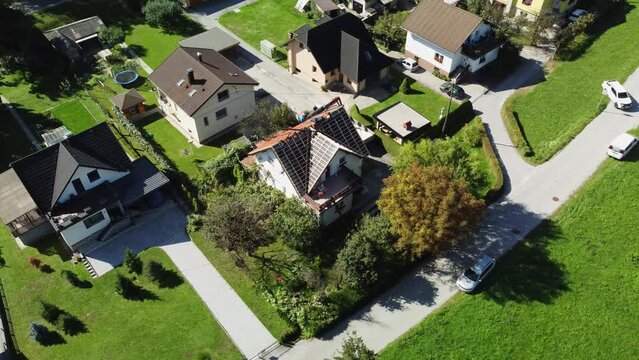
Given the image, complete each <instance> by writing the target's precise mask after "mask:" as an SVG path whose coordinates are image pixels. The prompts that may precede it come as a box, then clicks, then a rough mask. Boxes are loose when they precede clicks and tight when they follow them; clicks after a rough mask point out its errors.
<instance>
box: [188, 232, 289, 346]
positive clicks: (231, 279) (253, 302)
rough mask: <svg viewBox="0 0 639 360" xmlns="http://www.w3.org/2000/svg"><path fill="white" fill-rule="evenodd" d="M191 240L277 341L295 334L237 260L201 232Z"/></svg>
mask: <svg viewBox="0 0 639 360" xmlns="http://www.w3.org/2000/svg"><path fill="white" fill-rule="evenodd" d="M191 238H192V239H193V241H194V242H195V244H197V247H198V248H200V250H202V252H203V253H204V255H206V257H207V258H208V259H209V261H210V262H211V264H213V266H214V267H215V269H216V270H217V271H219V272H220V274H222V276H223V277H224V280H226V281H227V282H228V283H229V285H231V287H232V288H233V290H235V292H237V294H238V295H239V296H240V297H241V298H242V300H244V302H245V303H246V305H247V306H248V307H249V309H251V311H252V312H253V313H254V314H255V316H257V318H258V319H260V321H261V322H262V324H264V326H266V328H267V329H268V331H269V332H270V333H271V334H272V335H273V336H275V338H276V339H282V338H283V337H285V336H286V335H287V334H290V333H291V332H293V327H291V326H290V325H289V324H288V323H287V322H286V321H285V320H284V319H283V318H282V317H281V316H280V315H279V314H278V313H277V310H275V307H274V306H273V305H271V304H269V303H268V302H267V301H266V299H265V298H264V297H263V296H262V294H260V293H259V291H258V290H257V289H256V288H255V284H254V282H253V280H252V279H251V277H250V275H249V274H248V273H247V271H246V270H243V269H239V268H238V267H237V265H235V260H234V258H233V256H232V255H231V254H230V253H229V252H227V251H223V250H221V249H219V248H218V247H216V246H215V245H214V244H213V243H212V242H211V241H207V240H205V239H204V238H203V237H202V234H201V233H199V232H197V233H191Z"/></svg>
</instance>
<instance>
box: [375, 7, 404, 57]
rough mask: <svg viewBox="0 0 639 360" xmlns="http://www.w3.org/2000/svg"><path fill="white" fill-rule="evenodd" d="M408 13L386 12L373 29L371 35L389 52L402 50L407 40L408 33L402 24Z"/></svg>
mask: <svg viewBox="0 0 639 360" xmlns="http://www.w3.org/2000/svg"><path fill="white" fill-rule="evenodd" d="M407 16H408V12H407V11H404V12H393V13H391V12H386V13H384V14H382V15H381V16H380V17H379V18H378V19H377V21H376V22H375V25H373V27H372V28H371V35H373V37H374V38H375V40H377V41H378V42H379V43H381V44H382V45H384V47H386V49H388V50H400V49H401V48H402V45H403V44H404V41H405V40H406V31H404V29H402V23H403V22H404V20H405V19H406V17H407Z"/></svg>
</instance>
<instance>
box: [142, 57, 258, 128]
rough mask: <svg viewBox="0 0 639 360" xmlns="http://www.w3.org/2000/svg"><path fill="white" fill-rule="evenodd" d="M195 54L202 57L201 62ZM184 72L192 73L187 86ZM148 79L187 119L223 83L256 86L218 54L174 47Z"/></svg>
mask: <svg viewBox="0 0 639 360" xmlns="http://www.w3.org/2000/svg"><path fill="white" fill-rule="evenodd" d="M197 53H200V54H201V55H202V61H200V60H199V59H198V56H197ZM187 69H192V70H193V75H194V77H195V83H194V84H190V85H189V84H188V82H187V81H186V79H187V76H186V70H187ZM149 80H151V82H153V83H154V84H155V85H156V86H157V87H158V88H159V89H160V90H162V92H163V93H165V94H166V96H168V97H169V98H170V99H171V100H173V101H174V102H175V103H176V104H177V105H178V106H179V107H180V108H181V109H182V110H184V112H186V113H187V115H189V116H190V115H193V114H194V113H195V112H196V111H197V110H198V109H199V108H200V107H202V105H204V104H205V103H206V102H207V101H208V100H209V99H210V98H211V97H212V96H213V95H215V92H216V91H217V90H218V89H219V88H220V87H222V85H224V84H233V85H258V83H257V81H255V80H253V78H251V77H250V76H248V75H246V73H244V71H242V70H240V69H239V68H238V67H237V66H235V65H234V64H233V63H232V62H231V61H229V59H227V58H225V57H224V56H222V55H221V54H220V53H219V52H217V51H215V50H211V49H203V48H191V47H178V48H177V49H176V50H175V51H173V52H172V53H171V55H169V57H168V58H166V60H164V62H163V63H162V64H160V66H158V67H157V69H155V71H153V72H152V73H151V75H150V76H149ZM178 83H179V84H180V85H178ZM193 91H195V92H193Z"/></svg>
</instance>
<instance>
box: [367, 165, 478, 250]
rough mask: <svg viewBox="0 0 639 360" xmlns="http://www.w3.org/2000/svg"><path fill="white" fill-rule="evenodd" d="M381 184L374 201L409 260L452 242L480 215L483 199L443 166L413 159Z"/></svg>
mask: <svg viewBox="0 0 639 360" xmlns="http://www.w3.org/2000/svg"><path fill="white" fill-rule="evenodd" d="M384 184H385V187H384V190H382V194H381V197H380V199H379V201H378V202H377V204H378V206H379V209H380V210H381V212H382V213H383V214H384V215H386V216H388V219H389V220H390V224H391V231H392V232H393V233H394V234H395V235H397V236H398V241H397V244H396V248H397V249H398V250H400V251H402V252H403V253H404V254H405V255H406V256H407V257H408V258H409V259H411V260H415V259H418V258H420V257H422V256H424V255H425V254H426V253H436V252H439V251H441V250H444V249H446V248H448V247H450V246H453V245H456V244H457V243H459V242H460V241H461V240H463V239H464V238H465V237H467V236H468V235H470V232H471V230H472V229H473V227H474V226H475V225H477V224H478V223H479V221H480V220H481V218H482V216H483V212H484V202H483V201H482V200H478V199H476V198H475V197H474V196H473V195H472V194H471V193H470V192H468V190H467V188H466V184H465V182H462V181H459V180H456V179H455V176H454V174H453V171H452V170H450V169H449V168H447V167H444V166H440V165H432V166H427V167H425V166H421V165H418V164H417V163H414V164H413V165H411V166H409V167H407V168H405V169H403V170H401V171H399V172H397V173H395V174H394V175H392V176H390V177H388V178H386V179H385V180H384Z"/></svg>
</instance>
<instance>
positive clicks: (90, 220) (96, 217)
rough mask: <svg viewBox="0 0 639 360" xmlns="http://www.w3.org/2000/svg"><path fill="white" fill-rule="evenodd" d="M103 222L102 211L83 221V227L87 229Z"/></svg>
mask: <svg viewBox="0 0 639 360" xmlns="http://www.w3.org/2000/svg"><path fill="white" fill-rule="evenodd" d="M102 220H104V214H103V213H102V211H99V212H97V213H95V214H93V215H91V216H89V217H88V218H86V219H84V227H86V228H87V229H88V228H90V227H92V226H94V225H95V224H97V223H99V222H100V221H102Z"/></svg>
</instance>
